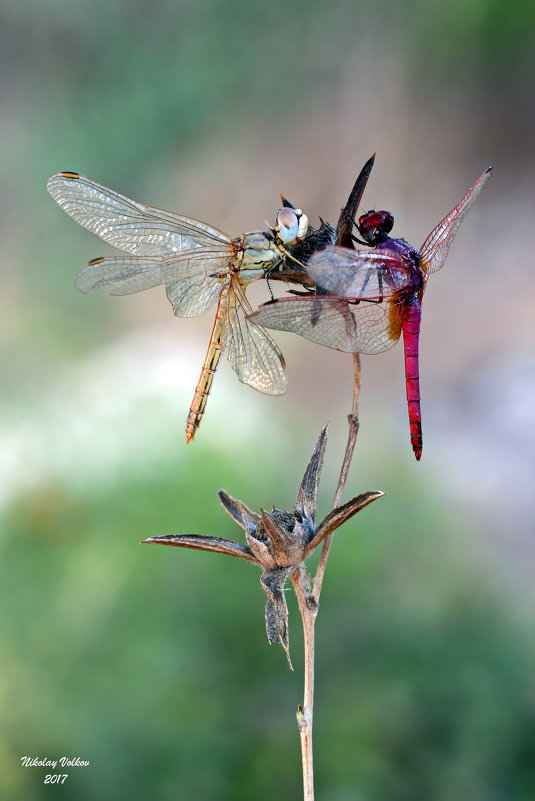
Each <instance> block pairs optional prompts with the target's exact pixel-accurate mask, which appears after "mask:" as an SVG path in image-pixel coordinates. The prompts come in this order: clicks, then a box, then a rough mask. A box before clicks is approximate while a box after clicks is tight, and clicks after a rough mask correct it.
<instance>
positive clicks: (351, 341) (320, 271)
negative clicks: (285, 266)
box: [250, 167, 492, 460]
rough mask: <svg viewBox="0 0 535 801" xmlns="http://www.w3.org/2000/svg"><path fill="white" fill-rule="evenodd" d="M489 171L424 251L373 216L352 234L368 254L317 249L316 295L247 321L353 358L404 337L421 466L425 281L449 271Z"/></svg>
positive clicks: (311, 267) (271, 305)
mask: <svg viewBox="0 0 535 801" xmlns="http://www.w3.org/2000/svg"><path fill="white" fill-rule="evenodd" d="M491 172H492V167H488V168H487V169H486V170H485V171H484V172H483V173H482V175H481V176H480V177H479V178H478V180H477V181H476V182H475V183H474V184H473V186H471V187H470V189H469V190H468V192H467V193H466V195H465V196H464V197H463V199H462V200H461V201H460V203H458V204H457V205H456V206H455V207H454V208H453V209H452V210H451V211H450V212H449V214H447V215H446V217H444V219H443V220H441V222H440V223H439V224H438V225H437V226H436V227H435V228H434V229H433V230H432V231H431V233H430V234H429V236H428V237H427V239H426V240H425V242H424V243H423V245H422V246H421V248H420V250H416V249H415V248H413V247H412V245H410V244H409V243H408V242H406V241H405V240H404V239H401V238H392V237H390V232H391V230H392V228H393V225H394V217H393V215H392V214H391V213H390V212H389V211H384V210H381V211H375V210H372V211H368V212H366V213H365V214H363V215H362V216H361V217H359V219H358V223H355V226H356V228H357V230H358V233H359V234H360V237H362V238H361V239H359V238H358V237H357V236H354V235H353V234H352V235H351V239H352V240H353V241H355V242H357V243H358V244H360V245H365V246H367V247H369V248H371V249H370V250H355V249H350V248H348V247H339V246H336V245H334V246H327V247H326V248H324V249H323V250H318V251H317V252H316V253H315V254H313V255H312V257H311V258H310V260H309V261H308V263H307V265H306V267H307V272H308V274H309V275H310V277H311V278H312V280H313V281H314V283H315V284H316V287H317V289H316V293H315V294H309V295H304V296H303V295H302V296H300V297H292V298H288V297H284V298H278V299H276V300H272V301H270V302H268V303H265V304H263V305H262V306H260V308H259V309H258V310H257V311H256V312H255V313H254V314H253V315H252V316H251V317H250V319H251V320H252V321H254V322H255V323H257V324H259V325H262V326H265V327H266V328H272V329H277V330H281V331H292V332H294V333H296V334H300V335H301V336H303V337H305V338H306V339H309V340H311V341H312V342H317V343H319V344H320V345H326V346H327V347H329V348H334V349H335V350H341V351H345V352H350V353H364V354H375V353H381V352H382V351H386V350H388V349H389V348H391V347H392V346H393V345H395V344H396V342H397V341H398V340H399V339H400V337H401V334H403V343H404V351H405V353H404V356H405V379H406V380H405V384H406V394H407V405H408V414H409V428H410V438H411V445H412V449H413V451H414V455H415V457H416V459H417V460H420V458H421V455H422V447H423V438H422V417H421V407H420V376H419V365H418V347H419V344H418V343H419V335H420V322H421V314H422V299H423V295H424V291H425V288H426V284H427V279H428V278H429V275H430V274H431V273H435V272H437V271H438V270H440V268H441V267H442V266H443V265H444V263H445V261H446V258H447V256H448V253H449V250H450V247H451V244H452V242H453V239H454V237H455V234H456V233H457V230H458V229H459V226H460V225H461V223H462V221H463V219H464V217H465V215H466V213H467V212H468V210H469V209H470V207H471V206H472V204H473V203H474V201H475V199H476V198H477V196H478V195H479V193H480V192H481V190H482V189H483V187H484V186H485V184H486V183H487V181H488V179H489V178H490V175H491ZM346 233H347V232H346Z"/></svg>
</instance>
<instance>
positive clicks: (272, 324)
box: [249, 295, 401, 354]
mask: <svg viewBox="0 0 535 801" xmlns="http://www.w3.org/2000/svg"><path fill="white" fill-rule="evenodd" d="M249 319H250V321H252V322H255V323H258V324H260V325H264V326H266V328H275V329H277V330H279V331H292V332H293V333H294V334H299V335H300V336H302V337H305V339H309V340H310V341H311V342H317V343H318V344H319V345H325V346H326V347H327V348H333V349H334V350H342V351H345V352H346V353H367V354H374V353H381V352H382V351H384V350H388V349H389V348H391V347H392V346H393V345H395V344H396V342H397V341H398V339H399V336H400V334H401V307H400V304H399V303H398V302H397V300H396V299H394V298H392V299H391V300H388V301H387V300H385V301H383V302H382V303H371V302H367V301H362V302H359V303H358V304H357V303H352V302H351V301H348V300H346V299H345V298H337V297H333V296H331V295H316V296H314V297H311V298H308V297H298V298H297V297H296V298H280V299H279V300H273V301H270V302H269V303H264V304H263V305H262V306H260V308H259V309H257V311H255V312H254V313H253V314H252V315H251V317H250V318H249Z"/></svg>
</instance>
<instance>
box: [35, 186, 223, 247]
mask: <svg viewBox="0 0 535 801" xmlns="http://www.w3.org/2000/svg"><path fill="white" fill-rule="evenodd" d="M46 188H47V190H48V192H49V194H50V196H51V197H52V198H53V199H54V200H55V201H56V203H57V204H58V205H59V206H61V208H62V209H63V211H65V212H66V213H67V214H68V215H69V216H70V217H72V218H73V220H76V222H77V223H79V224H80V225H82V226H83V227H84V228H87V230H88V231H91V232H92V233H94V234H97V236H100V238H101V239H103V240H104V241H105V242H108V243H109V244H110V245H113V246H114V247H116V248H118V249H119V250H123V251H125V252H126V253H131V254H132V255H133V256H166V255H168V254H172V253H179V252H182V251H184V250H191V249H193V248H197V247H209V248H212V249H214V248H216V247H219V248H220V249H222V250H224V249H225V248H226V247H227V246H228V243H229V242H230V239H229V237H227V236H226V234H224V233H222V232H221V231H218V229H217V228H213V227H212V226H210V225H206V223H203V222H199V221H198V220H192V219H190V218H189V217H182V216H181V215H179V214H172V213H171V212H168V211H163V210H161V209H156V208H152V206H145V205H143V204H142V203H138V202H137V201H135V200H131V199H130V198H128V197H126V196H125V195H121V194H119V192H114V191H113V189H109V188H108V187H107V186H103V185H102V184H99V183H97V182H96V181H92V180H91V179H90V178H86V177H85V176H84V175H78V174H77V173H74V172H72V173H71V172H61V173H57V174H56V175H53V176H52V177H51V178H49V179H48V182H47V185H46Z"/></svg>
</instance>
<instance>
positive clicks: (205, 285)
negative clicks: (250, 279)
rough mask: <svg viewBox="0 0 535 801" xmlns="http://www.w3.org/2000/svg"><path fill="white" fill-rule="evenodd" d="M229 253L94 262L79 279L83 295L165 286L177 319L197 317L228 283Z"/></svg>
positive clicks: (127, 292) (201, 251)
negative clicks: (102, 291) (101, 291)
mask: <svg viewBox="0 0 535 801" xmlns="http://www.w3.org/2000/svg"><path fill="white" fill-rule="evenodd" d="M228 260H229V254H228V253H223V254H222V253H219V252H218V251H215V252H214V251H207V250H204V249H203V248H198V249H196V250H193V251H186V252H185V253H182V254H180V256H179V257H176V256H175V257H172V258H166V259H148V258H128V257H124V258H122V257H118V258H111V259H93V261H90V262H89V264H87V265H86V266H85V267H83V268H82V269H81V270H80V272H79V273H78V276H77V277H76V282H75V284H76V286H77V288H78V289H80V290H81V291H82V292H93V291H94V290H96V289H100V288H102V287H104V286H110V287H111V289H110V293H111V294H112V295H130V294H133V293H135V292H141V291H143V290H144V289H151V288H152V287H155V286H158V285H159V284H165V288H166V292H167V297H168V298H169V302H170V303H171V305H172V307H173V311H174V313H175V314H176V315H177V317H198V316H199V315H201V314H204V313H205V312H206V311H208V309H209V308H210V307H211V306H213V305H214V304H215V303H216V302H217V300H218V297H219V293H220V292H221V287H222V284H223V283H224V282H225V281H227V280H228V275H227V269H228Z"/></svg>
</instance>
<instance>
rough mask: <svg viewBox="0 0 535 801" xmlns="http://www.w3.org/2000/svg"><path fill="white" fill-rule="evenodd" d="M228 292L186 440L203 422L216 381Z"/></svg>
mask: <svg viewBox="0 0 535 801" xmlns="http://www.w3.org/2000/svg"><path fill="white" fill-rule="evenodd" d="M227 294H228V288H224V289H223V290H222V291H221V295H220V297H219V303H218V306H217V314H216V317H215V320H214V327H213V328H212V335H211V337H210V342H209V343H208V350H207V351H206V356H205V357H204V362H203V366H202V368H201V374H200V376H199V380H198V381H197V386H196V387H195V393H194V395H193V400H192V401H191V406H190V407H189V412H188V417H187V419H186V442H191V440H192V439H193V438H194V437H195V434H196V433H197V429H198V428H199V426H200V424H201V421H202V416H203V414H204V410H205V408H206V404H207V402H208V395H209V394H210V390H211V388H212V383H213V381H214V375H215V371H216V370H217V365H218V364H219V360H220V358H221V352H222V349H223V345H222V342H221V340H222V336H223V320H222V316H221V314H220V309H221V308H222V304H223V302H224V300H226V297H227Z"/></svg>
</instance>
